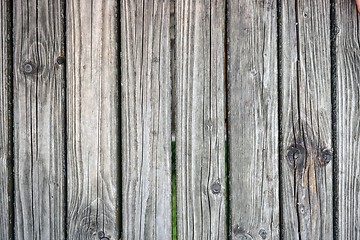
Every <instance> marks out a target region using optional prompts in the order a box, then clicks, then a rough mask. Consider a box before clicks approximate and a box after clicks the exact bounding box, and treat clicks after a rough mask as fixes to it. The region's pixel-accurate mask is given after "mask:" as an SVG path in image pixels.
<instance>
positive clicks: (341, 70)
mask: <svg viewBox="0 0 360 240" xmlns="http://www.w3.org/2000/svg"><path fill="white" fill-rule="evenodd" d="M335 10H336V24H337V29H335V30H337V31H338V33H339V34H338V36H337V39H336V65H337V82H336V84H337V86H336V89H337V114H336V116H337V119H336V120H337V147H338V149H337V158H338V159H337V160H338V170H339V171H338V175H337V178H338V184H339V185H338V186H336V189H337V191H338V196H339V198H338V203H339V208H338V213H339V215H338V221H337V223H336V224H337V228H338V231H339V232H338V237H339V239H344V240H345V239H360V55H359V53H360V46H359V42H360V24H359V20H360V17H359V13H357V11H356V7H355V2H353V1H340V0H336V5H335Z"/></svg>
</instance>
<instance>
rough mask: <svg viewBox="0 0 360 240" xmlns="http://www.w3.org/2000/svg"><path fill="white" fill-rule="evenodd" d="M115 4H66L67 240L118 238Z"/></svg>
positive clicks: (79, 1)
mask: <svg viewBox="0 0 360 240" xmlns="http://www.w3.org/2000/svg"><path fill="white" fill-rule="evenodd" d="M117 7H118V5H117V1H116V0H108V1H88V0H75V1H72V0H68V1H66V20H67V29H66V32H67V34H66V77H67V91H66V99H67V101H66V106H67V151H68V152H67V191H68V193H67V196H68V198H67V209H68V218H67V227H68V238H69V239H95V238H99V239H104V238H108V239H119V237H120V236H119V232H120V231H119V226H120V224H119V221H120V216H119V214H118V213H119V201H120V200H119V198H120V193H119V188H120V186H119V178H120V176H119V175H120V169H119V162H120V156H119V155H120V149H119V142H120V139H119V130H120V129H119V127H120V118H119V115H120V114H119V64H118V53H117V51H118V33H117V27H118V17H117Z"/></svg>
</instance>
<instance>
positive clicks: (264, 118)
mask: <svg viewBox="0 0 360 240" xmlns="http://www.w3.org/2000/svg"><path fill="white" fill-rule="evenodd" d="M228 19H229V20H228V23H229V25H228V41H229V43H228V44H229V48H228V58H229V59H228V92H229V96H228V99H229V113H228V116H229V131H228V132H229V135H230V136H229V140H230V142H229V144H230V145H229V148H230V159H229V160H230V215H231V223H230V224H231V225H230V231H231V232H230V235H231V237H232V239H264V238H266V239H278V238H279V171H278V168H279V166H278V157H279V152H278V131H279V128H278V71H277V66H278V65H277V42H276V39H277V6H276V1H259V0H256V1H245V2H242V3H240V2H238V1H230V2H229V16H228Z"/></svg>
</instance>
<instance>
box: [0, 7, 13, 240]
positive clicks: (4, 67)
mask: <svg viewBox="0 0 360 240" xmlns="http://www.w3.org/2000/svg"><path fill="white" fill-rule="evenodd" d="M8 13H9V2H8V1H1V2H0V27H1V33H2V34H1V36H0V239H10V236H11V230H10V221H11V220H12V219H10V217H11V204H12V203H11V202H9V201H10V194H11V193H10V192H9V187H10V185H9V184H10V183H9V176H10V174H11V169H9V167H10V166H11V164H10V161H12V159H11V157H12V156H11V153H10V151H11V149H10V146H9V140H10V139H9V136H10V134H11V131H12V127H11V126H10V117H11V116H10V115H9V114H10V113H9V111H10V109H9V100H10V99H9V93H10V87H11V85H10V84H11V83H10V80H11V78H10V70H11V69H9V64H10V62H9V57H10V56H9V54H10V42H9V32H10V31H9V30H10V25H9V20H10V19H9V18H11V16H10V14H8Z"/></svg>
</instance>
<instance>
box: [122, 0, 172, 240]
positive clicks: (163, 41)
mask: <svg viewBox="0 0 360 240" xmlns="http://www.w3.org/2000/svg"><path fill="white" fill-rule="evenodd" d="M120 16H121V121H122V126H121V141H122V151H121V152H122V155H121V159H122V162H121V163H122V204H123V207H122V220H123V225H122V229H123V231H122V233H123V236H122V239H171V230H172V229H171V76H170V72H171V69H170V58H171V57H170V1H169V0H161V1H157V0H137V1H132V0H122V1H121V3H120Z"/></svg>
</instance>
